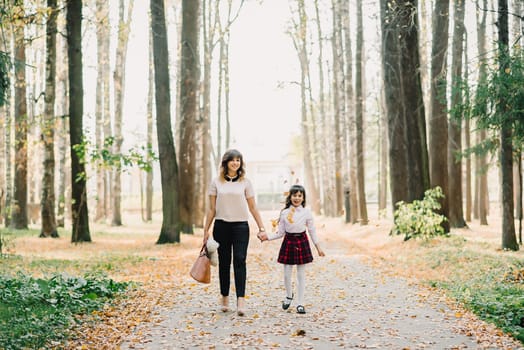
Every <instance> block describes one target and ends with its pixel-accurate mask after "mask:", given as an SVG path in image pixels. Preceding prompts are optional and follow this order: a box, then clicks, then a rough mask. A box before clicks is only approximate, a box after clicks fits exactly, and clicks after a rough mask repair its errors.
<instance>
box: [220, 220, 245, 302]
mask: <svg viewBox="0 0 524 350" xmlns="http://www.w3.org/2000/svg"><path fill="white" fill-rule="evenodd" d="M213 237H214V239H215V241H217V242H218V243H219V244H220V245H219V247H218V276H219V279H220V294H222V295H223V296H228V295H229V285H230V278H231V277H230V276H231V251H233V271H234V273H235V288H236V294H237V298H239V297H244V296H245V293H246V255H247V246H248V244H249V225H248V223H247V221H241V222H227V221H223V220H215V225H214V227H213Z"/></svg>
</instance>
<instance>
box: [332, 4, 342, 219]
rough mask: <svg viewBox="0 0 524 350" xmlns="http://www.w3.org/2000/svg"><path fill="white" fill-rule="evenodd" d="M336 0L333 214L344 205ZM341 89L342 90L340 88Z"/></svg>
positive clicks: (339, 54) (334, 24) (339, 55)
mask: <svg viewBox="0 0 524 350" xmlns="http://www.w3.org/2000/svg"><path fill="white" fill-rule="evenodd" d="M336 2H337V0H333V36H332V44H331V46H332V49H333V91H332V94H333V109H334V117H335V135H334V136H335V137H334V138H335V139H334V142H335V169H334V172H335V173H334V177H335V193H334V200H335V203H336V206H335V215H337V216H338V215H341V214H342V213H343V210H344V207H343V203H344V198H343V195H344V192H343V191H344V189H343V166H342V139H343V137H342V130H341V123H342V119H343V117H344V115H343V113H342V111H343V110H344V107H343V104H344V100H343V99H342V98H341V96H340V92H339V91H340V90H341V89H340V86H341V81H343V80H342V79H343V78H342V76H343V71H344V68H343V58H342V50H341V49H340V47H341V46H342V45H341V40H342V38H340V26H341V23H340V17H339V16H338V11H337V8H338V6H336V5H335V3H336ZM342 91H344V90H343V89H342Z"/></svg>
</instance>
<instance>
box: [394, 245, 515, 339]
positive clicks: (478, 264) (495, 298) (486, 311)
mask: <svg viewBox="0 0 524 350" xmlns="http://www.w3.org/2000/svg"><path fill="white" fill-rule="evenodd" d="M402 248H403V250H402V251H400V252H397V253H398V256H397V257H396V259H395V260H393V261H394V262H395V264H394V268H395V271H396V272H394V273H399V272H400V273H401V274H404V275H407V276H412V277H416V278H417V279H419V280H421V281H425V282H426V283H427V284H429V285H430V286H432V287H437V288H440V289H441V290H443V291H444V292H446V293H447V294H449V295H450V296H451V297H453V298H454V299H456V300H457V301H459V302H460V303H461V304H463V305H464V306H465V307H466V308H467V309H468V310H470V311H472V312H473V313H475V314H476V315H477V316H478V317H479V318H481V319H482V320H485V321H487V322H490V323H492V324H494V325H496V326H497V327H498V328H500V329H501V330H503V331H504V332H505V333H508V334H510V335H512V336H513V337H514V338H515V339H517V340H519V341H520V342H522V343H523V344H524V260H523V259H522V258H521V257H522V253H521V252H513V253H509V252H502V251H500V250H498V249H497V248H496V247H494V246H493V245H489V244H487V243H486V242H472V241H468V240H466V239H464V237H462V236H459V235H451V236H450V237H448V238H445V237H439V238H434V239H432V240H427V241H420V242H416V243H415V242H411V243H409V244H403V245H402ZM388 260H389V261H390V262H391V261H392V260H391V259H388ZM401 270H402V271H401Z"/></svg>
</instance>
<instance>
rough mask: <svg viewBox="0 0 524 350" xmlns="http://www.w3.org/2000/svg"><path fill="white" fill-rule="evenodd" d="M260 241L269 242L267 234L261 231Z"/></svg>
mask: <svg viewBox="0 0 524 350" xmlns="http://www.w3.org/2000/svg"><path fill="white" fill-rule="evenodd" d="M257 237H258V239H260V242H264V241H267V233H266V232H265V231H260V232H259V233H257Z"/></svg>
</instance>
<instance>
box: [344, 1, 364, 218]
mask: <svg viewBox="0 0 524 350" xmlns="http://www.w3.org/2000/svg"><path fill="white" fill-rule="evenodd" d="M363 47H364V28H363V24H362V0H357V49H356V57H355V105H356V106H355V124H356V143H355V144H356V146H357V152H356V153H357V164H356V168H357V189H358V209H359V210H358V211H359V214H360V224H361V225H367V224H368V221H369V220H368V210H367V206H366V189H365V174H364V158H365V157H364V122H363V120H364V91H363V90H364V88H363V86H364V77H363V73H362V70H363V67H362V66H363V64H364V62H363V50H364V49H363ZM348 83H349V84H351V82H348Z"/></svg>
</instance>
